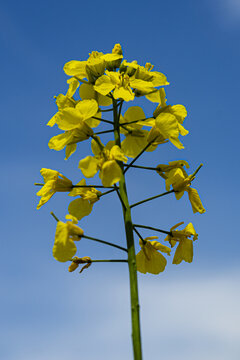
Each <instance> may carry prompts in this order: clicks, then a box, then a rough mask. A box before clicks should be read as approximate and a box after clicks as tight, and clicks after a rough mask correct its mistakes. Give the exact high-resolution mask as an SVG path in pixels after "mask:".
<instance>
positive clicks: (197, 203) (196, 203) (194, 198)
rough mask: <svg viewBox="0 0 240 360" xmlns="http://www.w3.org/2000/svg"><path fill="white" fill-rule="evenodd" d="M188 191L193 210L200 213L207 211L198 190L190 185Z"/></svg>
mask: <svg viewBox="0 0 240 360" xmlns="http://www.w3.org/2000/svg"><path fill="white" fill-rule="evenodd" d="M187 192H188V197H189V200H190V202H191V205H192V209H193V212H194V213H196V212H199V213H200V214H203V213H205V211H206V210H205V209H204V207H203V204H202V202H201V199H200V197H199V195H198V192H197V190H196V189H193V188H191V187H189V188H188V189H187Z"/></svg>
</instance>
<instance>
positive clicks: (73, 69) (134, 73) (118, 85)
mask: <svg viewBox="0 0 240 360" xmlns="http://www.w3.org/2000/svg"><path fill="white" fill-rule="evenodd" d="M63 69H64V71H65V73H66V74H67V75H69V76H72V77H74V78H76V79H78V80H80V79H81V80H84V79H87V80H88V83H90V84H92V85H94V90H95V91H97V92H98V93H99V94H101V95H103V96H105V95H107V94H108V93H109V92H110V91H113V96H114V98H115V99H118V98H122V99H123V100H125V101H130V100H133V99H134V97H135V96H142V95H147V94H150V93H151V94H152V95H149V100H154V99H155V101H154V102H158V101H159V94H156V93H155V92H156V89H155V87H158V86H164V85H168V84H169V83H168V82H167V78H166V76H165V75H164V74H162V73H160V72H158V71H152V69H153V65H152V64H150V63H146V65H145V67H144V66H140V65H138V63H137V61H136V60H134V61H132V62H127V61H126V60H123V55H122V48H121V45H120V44H116V45H115V46H114V48H113V50H112V53H107V54H103V53H102V52H98V51H92V52H91V53H90V54H89V57H88V59H87V60H85V61H77V60H71V61H69V62H67V63H66V64H65V65H64V68H63ZM117 69H118V71H117Z"/></svg>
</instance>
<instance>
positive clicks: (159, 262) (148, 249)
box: [136, 236, 171, 274]
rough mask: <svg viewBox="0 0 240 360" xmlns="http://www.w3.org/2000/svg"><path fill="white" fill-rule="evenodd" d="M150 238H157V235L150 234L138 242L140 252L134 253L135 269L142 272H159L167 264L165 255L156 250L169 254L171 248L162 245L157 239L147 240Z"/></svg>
mask: <svg viewBox="0 0 240 360" xmlns="http://www.w3.org/2000/svg"><path fill="white" fill-rule="evenodd" d="M152 239H158V237H157V236H150V237H147V238H145V239H144V242H143V241H142V240H141V239H140V240H139V244H140V246H141V248H142V249H141V250H140V252H139V253H138V254H137V255H136V263H137V270H138V271H139V272H141V273H143V274H146V273H147V272H148V273H151V274H159V273H160V272H162V271H164V269H165V266H166V264H167V260H166V259H165V257H164V256H163V255H162V254H161V253H159V252H158V250H159V251H161V252H163V253H166V254H167V255H170V252H171V249H170V248H169V247H167V246H165V245H162V244H161V243H159V242H158V241H149V240H152Z"/></svg>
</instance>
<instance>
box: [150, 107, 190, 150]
mask: <svg viewBox="0 0 240 360" xmlns="http://www.w3.org/2000/svg"><path fill="white" fill-rule="evenodd" d="M186 115H187V111H186V109H185V107H184V106H183V105H173V106H170V105H168V106H166V108H163V109H162V110H161V112H160V113H159V114H158V115H157V116H156V120H155V126H156V127H157V128H158V129H159V130H160V133H161V134H162V136H163V137H164V138H165V139H169V141H171V143H172V144H173V145H174V146H176V147H177V148H178V149H183V148H184V146H183V144H182V143H181V142H180V140H179V138H178V137H179V135H182V136H185V135H187V134H188V132H189V131H188V130H186V129H185V128H184V127H183V125H182V123H183V121H184V119H185V117H186Z"/></svg>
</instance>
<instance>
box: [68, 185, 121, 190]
mask: <svg viewBox="0 0 240 360" xmlns="http://www.w3.org/2000/svg"><path fill="white" fill-rule="evenodd" d="M72 187H73V188H88V187H93V188H103V189H114V190H115V187H113V186H103V185H73V186H72Z"/></svg>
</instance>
